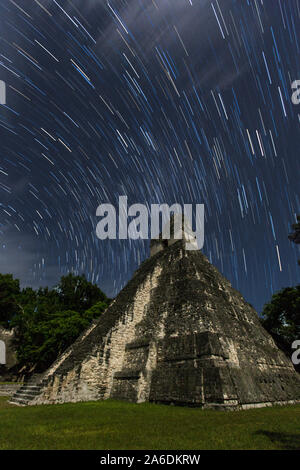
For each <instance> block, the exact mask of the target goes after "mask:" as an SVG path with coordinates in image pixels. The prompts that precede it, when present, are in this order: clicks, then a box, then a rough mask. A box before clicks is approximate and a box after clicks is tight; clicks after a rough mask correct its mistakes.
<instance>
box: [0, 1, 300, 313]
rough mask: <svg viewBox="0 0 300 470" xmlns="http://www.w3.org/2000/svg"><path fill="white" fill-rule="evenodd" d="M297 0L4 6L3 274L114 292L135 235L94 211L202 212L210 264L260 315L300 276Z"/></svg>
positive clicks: (0, 58)
mask: <svg viewBox="0 0 300 470" xmlns="http://www.w3.org/2000/svg"><path fill="white" fill-rule="evenodd" d="M299 31H300V5H299V2H298V1H297V0H285V1H279V0H251V1H247V0H218V1H217V0H214V1H213V2H210V1H209V2H208V1H205V0H169V1H168V0H127V1H125V0H111V1H110V2H106V1H104V0H103V1H97V0H77V1H76V0H72V1H69V0H58V1H54V0H39V1H36V0H26V1H25V0H15V1H10V0H0V79H1V80H4V81H5V82H6V84H7V104H6V106H1V107H0V272H12V273H14V274H15V275H16V276H17V277H19V278H20V279H21V281H22V285H24V286H25V285H32V286H34V287H37V286H39V285H53V284H55V283H56V282H57V280H58V279H59V276H60V275H62V274H65V273H66V272H69V271H73V272H75V273H82V272H84V273H85V274H86V275H87V277H88V278H89V279H90V280H92V281H94V282H97V283H98V284H99V285H100V286H101V287H102V288H103V289H104V290H105V291H106V293H107V294H108V295H111V296H113V295H115V294H116V293H117V292H118V291H119V290H120V288H122V287H123V286H124V285H125V284H126V282H127V281H128V280H129V279H130V278H131V276H132V274H133V271H134V270H135V269H136V268H137V267H138V265H139V264H140V262H141V261H142V260H143V259H145V258H146V257H147V256H148V253H149V242H147V241H126V240H125V241H116V240H112V241H100V240H98V239H97V237H96V232H95V231H96V225H97V222H98V220H97V218H96V208H97V206H98V205H99V204H100V203H106V202H110V203H113V204H116V203H117V201H118V197H119V195H127V196H128V200H129V204H132V203H137V202H138V203H143V204H151V203H164V202H165V203H168V204H172V203H175V202H178V203H181V204H183V203H191V204H196V203H198V204H201V203H203V204H205V211H206V220H205V245H204V249H203V251H204V252H205V254H206V255H207V256H208V257H209V259H210V260H211V262H212V263H213V264H214V265H215V266H217V267H218V268H219V269H220V271H221V272H222V273H223V274H224V275H225V276H226V277H227V278H228V279H229V280H230V281H231V282H232V284H233V286H234V287H235V288H237V289H238V290H240V291H241V292H242V294H243V295H244V296H245V298H246V300H248V301H249V302H250V303H252V304H253V305H254V306H255V307H256V308H257V309H258V311H261V308H262V305H263V304H264V303H265V302H266V301H268V300H269V299H270V297H271V294H272V293H273V292H275V291H276V290H278V289H280V288H281V287H284V286H290V285H295V284H297V283H298V282H299V277H300V269H299V267H298V266H297V257H298V255H299V253H298V251H297V247H296V246H294V245H293V244H292V243H290V242H289V240H288V238H287V235H288V233H289V232H290V228H291V224H292V223H294V222H295V220H296V214H297V213H300V199H299V196H300V187H299V176H300V163H299V148H300V139H299V137H300V135H299V113H300V105H299V106H295V105H294V104H292V101H291V94H292V91H291V82H292V81H294V80H296V79H299V80H300V60H299V57H300V35H299Z"/></svg>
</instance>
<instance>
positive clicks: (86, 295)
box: [55, 273, 108, 313]
mask: <svg viewBox="0 0 300 470" xmlns="http://www.w3.org/2000/svg"><path fill="white" fill-rule="evenodd" d="M55 290H56V291H57V293H58V296H59V301H60V304H61V307H62V309H63V310H75V311H76V312H80V313H83V312H85V311H86V310H87V309H89V308H91V307H92V306H93V305H94V304H95V303H96V302H99V301H102V302H107V300H108V299H107V297H106V295H105V294H104V293H103V292H102V291H101V290H100V289H99V287H98V286H96V285H95V284H92V283H91V282H89V281H87V279H86V277H85V276H84V275H82V276H74V275H73V274H72V273H70V274H68V275H67V276H63V277H62V278H61V280H60V282H59V284H58V285H57V286H56V288H55Z"/></svg>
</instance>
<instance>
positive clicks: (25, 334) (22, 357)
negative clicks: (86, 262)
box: [0, 274, 110, 373]
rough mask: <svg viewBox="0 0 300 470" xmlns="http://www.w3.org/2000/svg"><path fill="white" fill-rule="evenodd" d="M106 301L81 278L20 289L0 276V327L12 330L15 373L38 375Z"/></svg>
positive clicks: (66, 278)
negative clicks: (16, 360)
mask: <svg viewBox="0 0 300 470" xmlns="http://www.w3.org/2000/svg"><path fill="white" fill-rule="evenodd" d="M109 302H110V299H108V298H107V297H106V295H105V294H104V293H103V292H102V291H101V290H100V289H99V287H98V286H96V285H94V284H92V283H91V282H88V281H87V279H86V278H85V276H74V275H73V274H69V275H67V276H63V277H62V278H61V280H60V282H59V284H58V285H57V286H55V287H54V288H52V289H49V288H48V287H46V288H40V289H38V290H34V289H32V288H30V287H27V288H25V289H22V290H21V289H20V283H19V280H18V279H14V278H13V276H12V275H11V274H0V325H1V326H3V327H4V328H7V329H11V328H14V330H15V346H16V350H17V358H18V367H17V368H18V370H19V371H22V373H29V372H33V371H34V372H42V371H44V370H45V369H46V368H47V367H49V366H50V365H51V363H52V362H53V361H54V360H55V359H56V358H57V357H58V356H59V354H61V353H62V352H63V351H64V350H65V349H66V348H67V347H68V346H69V345H71V344H72V343H73V342H74V341H75V340H76V338H77V337H78V336H79V335H80V333H81V332H82V331H84V330H85V329H86V328H87V327H88V326H89V325H90V323H91V322H92V321H93V320H94V319H95V318H98V317H99V316H100V315H101V314H102V313H103V312H104V310H105V309H106V308H107V306H108V305H109Z"/></svg>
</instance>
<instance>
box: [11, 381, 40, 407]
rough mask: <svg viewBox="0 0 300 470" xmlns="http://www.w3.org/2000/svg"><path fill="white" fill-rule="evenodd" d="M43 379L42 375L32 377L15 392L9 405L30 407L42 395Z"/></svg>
mask: <svg viewBox="0 0 300 470" xmlns="http://www.w3.org/2000/svg"><path fill="white" fill-rule="evenodd" d="M41 379H42V375H41V374H36V375H35V376H33V377H31V379H30V380H28V381H27V382H25V383H24V384H23V385H22V387H20V388H19V389H18V390H17V391H16V392H15V394H14V395H13V396H12V398H11V400H10V402H9V403H11V404H15V405H22V406H25V405H28V404H29V403H30V402H31V401H32V400H34V399H35V398H36V397H37V396H38V395H39V394H40V391H41V389H42V385H41Z"/></svg>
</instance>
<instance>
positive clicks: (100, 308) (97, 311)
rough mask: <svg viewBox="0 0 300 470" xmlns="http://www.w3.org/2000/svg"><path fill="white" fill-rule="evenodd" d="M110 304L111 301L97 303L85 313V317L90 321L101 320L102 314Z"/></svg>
mask: <svg viewBox="0 0 300 470" xmlns="http://www.w3.org/2000/svg"><path fill="white" fill-rule="evenodd" d="M108 304H109V299H107V301H106V302H102V301H100V302H97V303H96V304H95V305H93V306H92V307H91V308H89V309H88V310H86V312H84V317H85V318H87V319H88V320H89V321H92V320H94V319H95V318H99V317H100V316H101V315H102V313H103V312H104V311H105V310H106V309H107V307H108Z"/></svg>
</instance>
